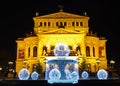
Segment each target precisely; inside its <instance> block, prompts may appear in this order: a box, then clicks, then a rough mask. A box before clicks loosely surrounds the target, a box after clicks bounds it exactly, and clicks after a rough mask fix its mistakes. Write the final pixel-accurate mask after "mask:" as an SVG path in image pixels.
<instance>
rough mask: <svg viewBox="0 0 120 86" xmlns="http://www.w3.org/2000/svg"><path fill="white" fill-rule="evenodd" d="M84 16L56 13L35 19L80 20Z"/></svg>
mask: <svg viewBox="0 0 120 86" xmlns="http://www.w3.org/2000/svg"><path fill="white" fill-rule="evenodd" d="M82 17H84V18H85V17H86V16H81V15H77V14H72V13H67V12H57V13H52V14H48V15H43V16H37V17H35V18H82ZM86 18H87V17H86Z"/></svg>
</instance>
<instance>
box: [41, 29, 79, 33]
mask: <svg viewBox="0 0 120 86" xmlns="http://www.w3.org/2000/svg"><path fill="white" fill-rule="evenodd" d="M41 33H44V34H79V33H80V32H77V31H72V30H66V29H63V28H62V29H57V30H51V31H46V32H41Z"/></svg>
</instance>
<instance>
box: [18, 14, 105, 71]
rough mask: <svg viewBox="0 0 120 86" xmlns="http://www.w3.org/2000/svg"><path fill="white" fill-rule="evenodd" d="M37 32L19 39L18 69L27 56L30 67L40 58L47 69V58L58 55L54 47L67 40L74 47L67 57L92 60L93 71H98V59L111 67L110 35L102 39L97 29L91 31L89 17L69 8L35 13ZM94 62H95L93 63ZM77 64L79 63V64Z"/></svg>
mask: <svg viewBox="0 0 120 86" xmlns="http://www.w3.org/2000/svg"><path fill="white" fill-rule="evenodd" d="M33 20H34V28H33V29H34V33H30V35H29V36H27V37H25V38H22V39H18V40H16V43H17V57H16V72H18V71H19V70H20V69H21V68H22V65H23V61H24V60H26V61H27V63H26V65H28V64H29V71H30V72H32V71H33V66H34V65H35V64H36V63H37V62H38V61H39V62H40V63H41V65H42V67H43V72H44V71H45V67H46V66H47V65H45V61H46V59H48V60H51V59H58V57H57V56H54V47H55V46H56V44H58V43H65V44H66V45H67V46H69V48H70V54H69V56H67V57H66V59H78V60H79V64H78V66H79V67H81V64H82V62H84V60H85V63H86V64H89V69H90V71H91V72H95V71H97V69H98V68H95V67H98V66H97V63H96V59H98V58H99V60H100V63H99V64H100V68H103V69H107V58H106V44H105V43H106V41H107V40H106V39H103V38H102V39H101V38H99V37H97V36H96V34H94V33H89V27H88V20H89V17H87V16H81V15H76V14H71V13H66V12H57V13H52V14H48V15H43V16H36V17H33ZM93 65H94V66H93ZM76 67H77V65H76Z"/></svg>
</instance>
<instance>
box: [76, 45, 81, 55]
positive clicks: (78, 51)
mask: <svg viewBox="0 0 120 86" xmlns="http://www.w3.org/2000/svg"><path fill="white" fill-rule="evenodd" d="M76 52H77V53H79V54H80V55H81V49H80V46H77V47H76Z"/></svg>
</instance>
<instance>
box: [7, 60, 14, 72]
mask: <svg viewBox="0 0 120 86" xmlns="http://www.w3.org/2000/svg"><path fill="white" fill-rule="evenodd" d="M8 64H9V72H12V71H13V62H12V61H9V62H8Z"/></svg>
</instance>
